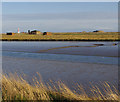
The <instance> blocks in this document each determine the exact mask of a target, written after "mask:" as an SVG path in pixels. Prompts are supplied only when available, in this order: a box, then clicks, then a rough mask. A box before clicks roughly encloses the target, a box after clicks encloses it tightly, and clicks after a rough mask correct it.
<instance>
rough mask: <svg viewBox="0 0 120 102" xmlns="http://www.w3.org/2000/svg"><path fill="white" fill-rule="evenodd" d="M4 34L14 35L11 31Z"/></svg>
mask: <svg viewBox="0 0 120 102" xmlns="http://www.w3.org/2000/svg"><path fill="white" fill-rule="evenodd" d="M6 35H15V33H13V32H8V33H7V34H6Z"/></svg>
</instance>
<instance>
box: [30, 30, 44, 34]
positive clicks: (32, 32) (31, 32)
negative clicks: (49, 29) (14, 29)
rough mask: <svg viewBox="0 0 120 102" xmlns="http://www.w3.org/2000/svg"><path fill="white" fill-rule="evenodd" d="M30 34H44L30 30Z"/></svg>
mask: <svg viewBox="0 0 120 102" xmlns="http://www.w3.org/2000/svg"><path fill="white" fill-rule="evenodd" d="M28 34H42V32H40V31H37V30H33V31H30V30H28Z"/></svg>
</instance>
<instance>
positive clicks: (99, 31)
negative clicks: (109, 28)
mask: <svg viewBox="0 0 120 102" xmlns="http://www.w3.org/2000/svg"><path fill="white" fill-rule="evenodd" d="M93 32H100V33H103V32H104V31H102V30H95V31H93Z"/></svg>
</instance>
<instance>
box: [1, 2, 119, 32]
mask: <svg viewBox="0 0 120 102" xmlns="http://www.w3.org/2000/svg"><path fill="white" fill-rule="evenodd" d="M117 13H118V3H117V2H116V3H115V2H111V3H110V2H106V3H105V2H104V3H102V2H96V3H95V2H85V3H83V2H75V3H73V2H71V3H69V2H66V3H65V2H61V3H54V2H48V3H44V2H35V3H34V2H31V3H30V2H20V3H18V2H16V3H14V2H4V3H3V32H7V31H13V32H16V31H17V28H18V27H19V28H20V31H27V30H28V29H30V30H33V29H37V30H40V31H50V32H71V31H72V32H78V31H93V30H96V29H98V30H104V31H117V30H118V24H117V22H118V20H117V18H118V14H117Z"/></svg>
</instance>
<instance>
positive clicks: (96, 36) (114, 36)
mask: <svg viewBox="0 0 120 102" xmlns="http://www.w3.org/2000/svg"><path fill="white" fill-rule="evenodd" d="M0 41H120V37H119V32H66V33H51V34H50V35H43V34H28V33H19V34H17V33H16V34H14V35H6V34H2V38H1V39H0Z"/></svg>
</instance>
